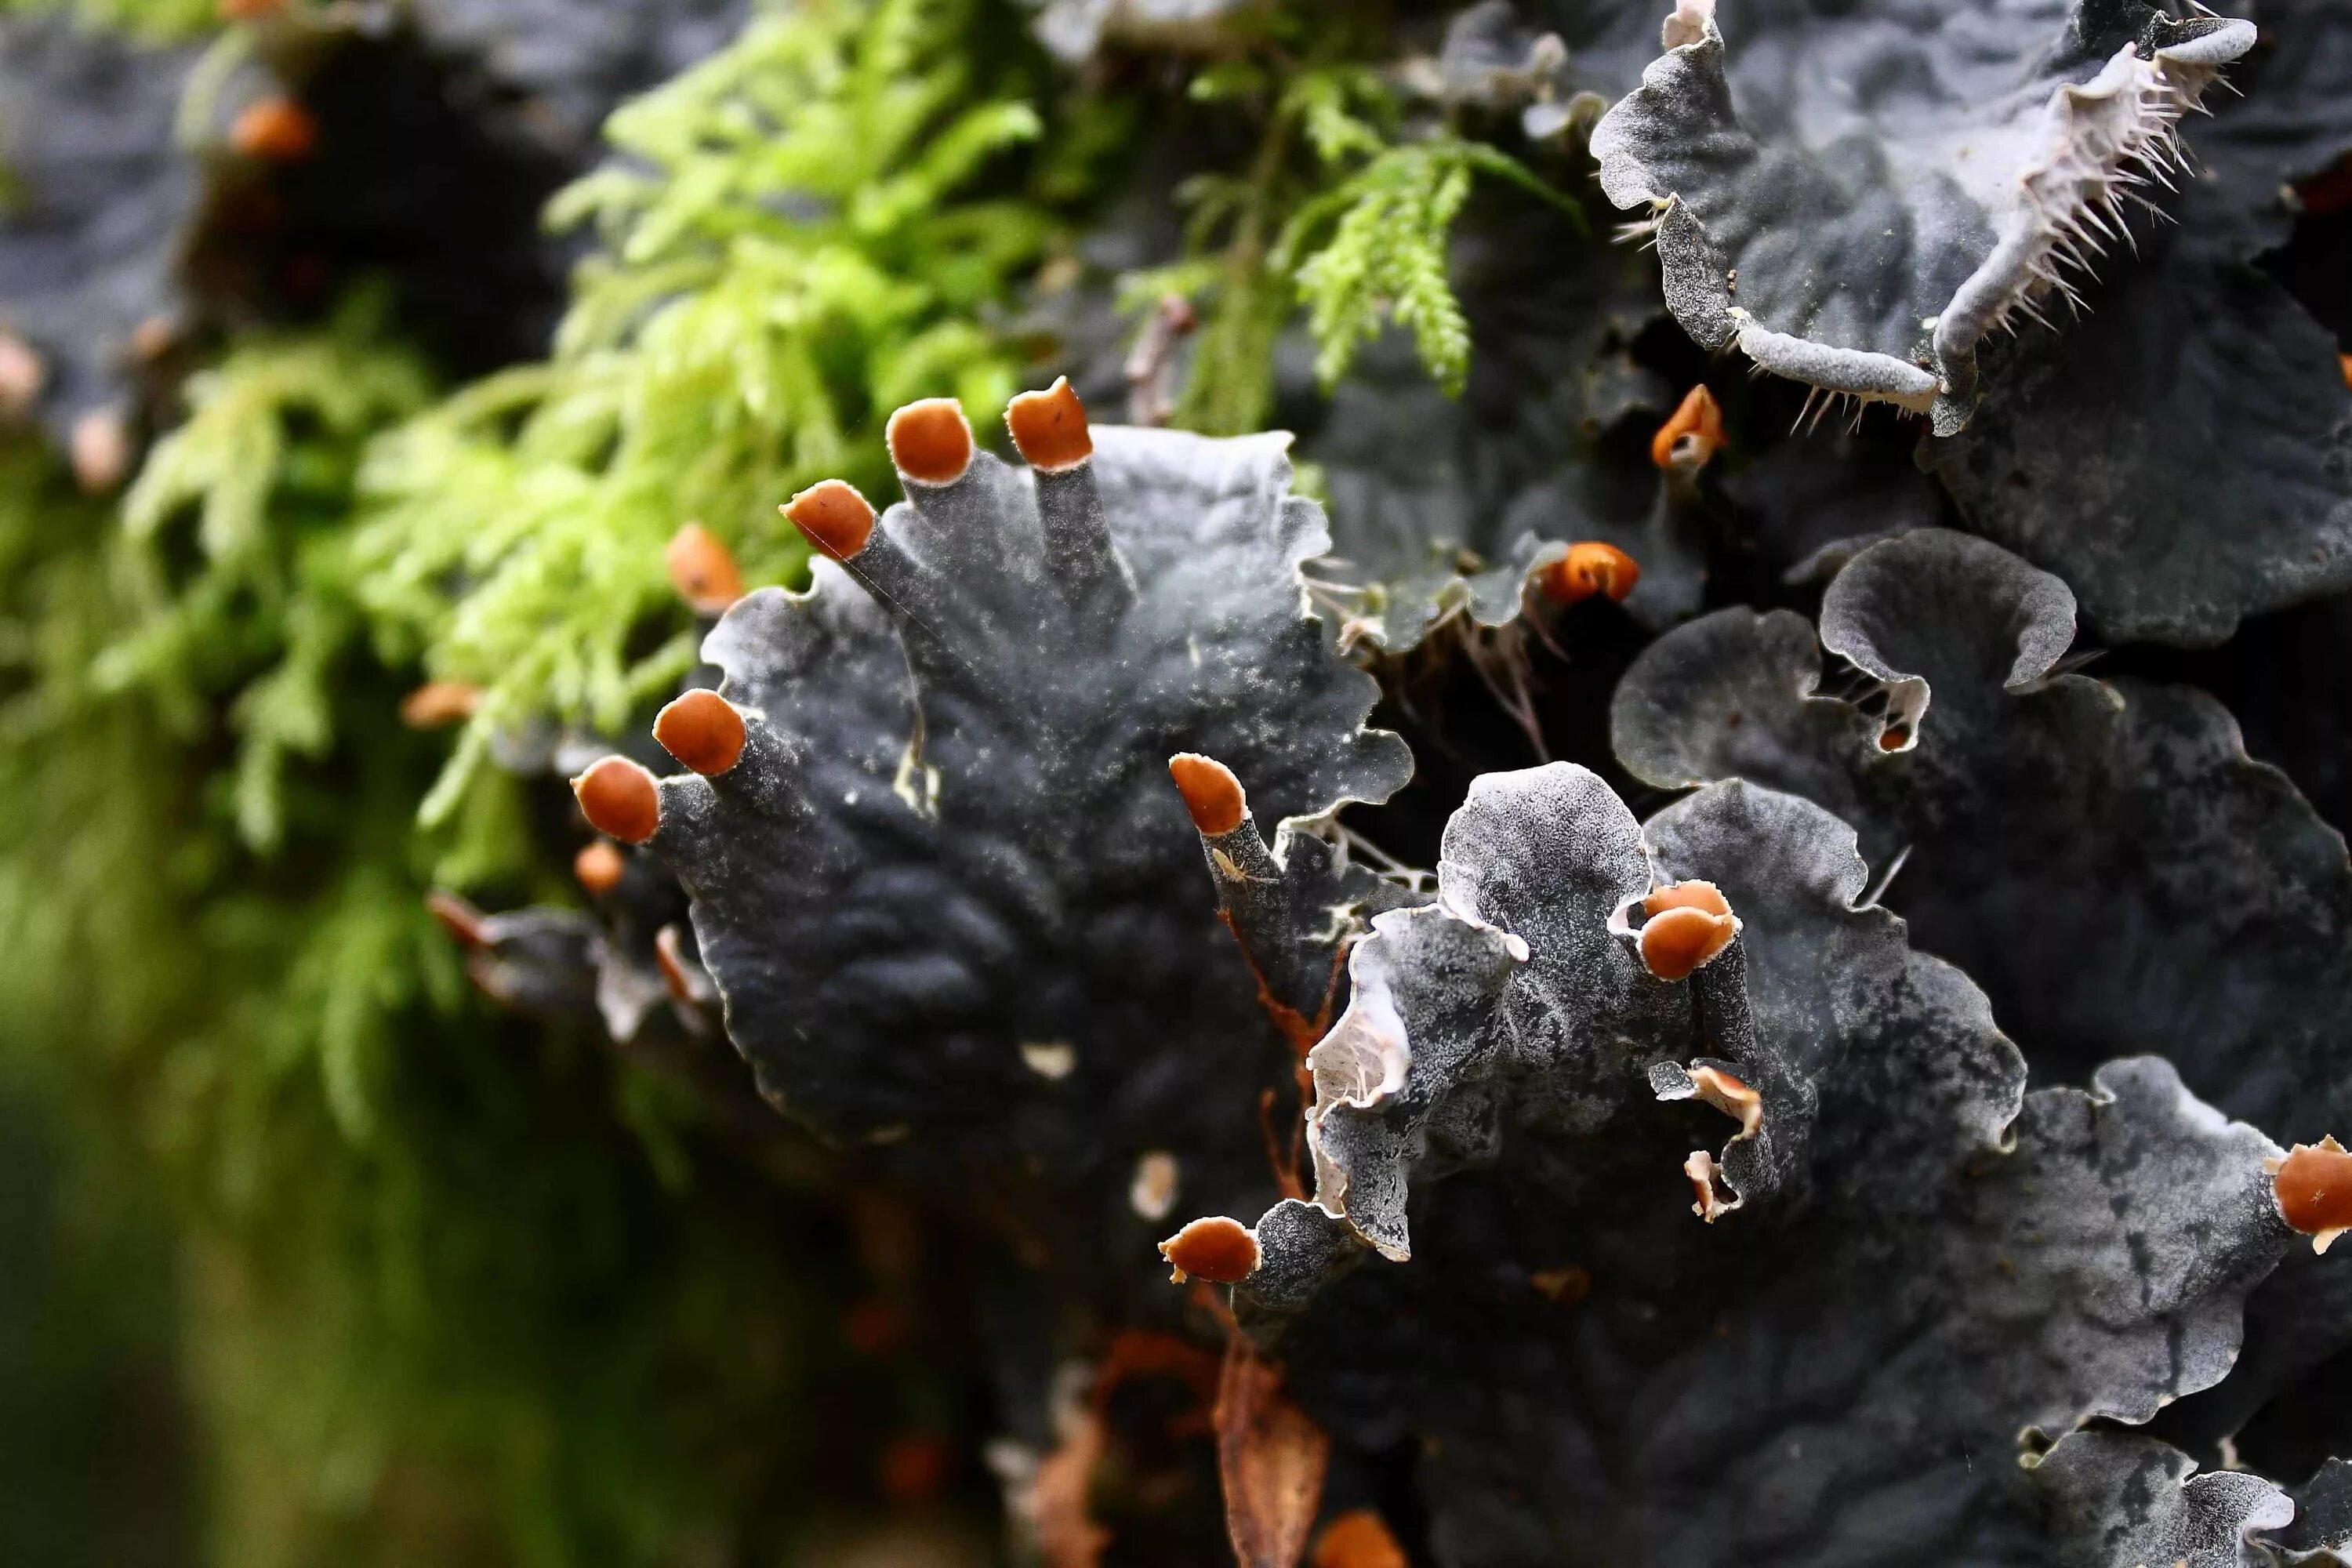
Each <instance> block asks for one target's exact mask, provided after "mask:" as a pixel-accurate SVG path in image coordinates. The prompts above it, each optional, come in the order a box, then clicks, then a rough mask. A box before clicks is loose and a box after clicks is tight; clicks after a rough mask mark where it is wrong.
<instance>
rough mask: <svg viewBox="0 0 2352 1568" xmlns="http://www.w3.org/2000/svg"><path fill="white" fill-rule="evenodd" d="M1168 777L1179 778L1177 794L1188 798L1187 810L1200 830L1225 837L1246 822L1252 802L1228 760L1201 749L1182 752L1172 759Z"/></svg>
mask: <svg viewBox="0 0 2352 1568" xmlns="http://www.w3.org/2000/svg"><path fill="white" fill-rule="evenodd" d="M1168 776H1169V777H1170V778H1171V779H1174V780H1175V781H1176V793H1177V794H1178V795H1182V796H1183V797H1184V809H1185V810H1186V811H1188V812H1190V813H1191V814H1192V826H1193V827H1195V828H1196V829H1198V830H1199V831H1200V832H1202V833H1204V834H1206V835H1208V836H1209V837H1212V838H1221V837H1224V835H1226V834H1228V833H1231V832H1232V831H1233V830H1234V828H1236V827H1239V826H1241V825H1242V817H1243V816H1244V815H1245V814H1246V813H1247V811H1248V809H1249V806H1248V803H1247V802H1246V801H1244V799H1243V798H1242V786H1241V781H1240V780H1239V779H1236V778H1235V777H1234V771H1233V770H1232V769H1231V768H1229V767H1227V766H1225V764H1224V763H1221V762H1219V761H1217V760H1216V759H1215V758H1214V757H1204V756H1202V755H1201V753H1200V752H1177V753H1176V754H1175V755H1174V756H1172V757H1171V758H1169V759H1168Z"/></svg>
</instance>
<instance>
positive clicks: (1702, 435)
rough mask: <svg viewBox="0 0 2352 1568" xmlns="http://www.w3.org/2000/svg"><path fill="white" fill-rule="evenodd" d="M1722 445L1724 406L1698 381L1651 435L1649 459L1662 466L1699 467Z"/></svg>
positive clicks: (1704, 465)
mask: <svg viewBox="0 0 2352 1568" xmlns="http://www.w3.org/2000/svg"><path fill="white" fill-rule="evenodd" d="M1722 445H1723V406H1722V405H1720V404H1718V403H1717V402H1716V400H1715V394H1714V393H1712V392H1709V391H1708V390H1707V389H1706V383H1705V382H1703V381H1702V382H1700V383H1699V384H1697V385H1696V386H1694V387H1692V388H1691V389H1690V390H1689V391H1688V392H1686V393H1685V394H1684V395H1683V401H1682V405H1681V406H1680V407H1678V408H1676V409H1675V412H1674V416H1673V417H1672V418H1670V419H1668V420H1667V421H1666V422H1665V423H1664V425H1661V426H1658V433H1657V434H1656V435H1654V436H1653V437H1650V461H1651V462H1653V463H1654V464H1656V465H1657V466H1658V467H1659V468H1684V469H1691V468H1705V467H1706V460H1707V459H1708V458H1712V457H1714V456H1715V454H1716V451H1717V448H1719V447H1721V446H1722Z"/></svg>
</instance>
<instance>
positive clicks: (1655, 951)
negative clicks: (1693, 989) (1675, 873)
mask: <svg viewBox="0 0 2352 1568" xmlns="http://www.w3.org/2000/svg"><path fill="white" fill-rule="evenodd" d="M1642 912H1643V914H1644V915H1646V916H1647V917H1648V918H1647V919H1646V920H1644V921H1643V922H1642V927H1641V932H1640V936H1639V939H1638V945H1639V947H1640V949H1641V953H1642V967H1643V968H1644V969H1646V970H1648V971H1649V972H1650V974H1651V976H1652V977H1653V978H1654V979H1658V980H1665V981H1675V980H1686V979H1688V978H1689V977H1690V976H1691V974H1692V973H1694V972H1695V971H1696V970H1697V969H1699V968H1700V967H1701V966H1702V965H1704V964H1706V963H1708V962H1709V961H1710V960H1712V959H1713V958H1714V957H1715V956H1716V955H1717V953H1720V952H1722V951H1723V950H1724V949H1725V948H1727V947H1729V946H1730V945H1731V942H1732V939H1733V938H1734V937H1736V936H1738V934H1739V921H1738V920H1737V919H1735V918H1734V917H1733V915H1732V913H1731V905H1730V904H1729V903H1728V902H1727V900H1725V899H1724V896H1723V893H1722V890H1721V889H1718V888H1717V887H1716V885H1715V884H1714V883H1712V882H1702V881H1689V882H1676V883H1675V884H1673V885H1672V886H1671V887H1664V888H1659V889H1655V890H1654V891H1653V892H1652V893H1651V894H1650V895H1649V896H1648V897H1647V898H1645V899H1643V900H1642Z"/></svg>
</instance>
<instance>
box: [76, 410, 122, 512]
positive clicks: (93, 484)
mask: <svg viewBox="0 0 2352 1568" xmlns="http://www.w3.org/2000/svg"><path fill="white" fill-rule="evenodd" d="M66 451H67V455H68V458H70V459H71V460H72V464H73V475H74V482H75V483H76V484H79V486H81V488H82V493H83V494H85V495H103V494H105V493H106V492H107V491H109V490H110V489H114V488H115V486H117V485H119V484H121V482H122V481H123V480H124V479H126V478H128V477H129V476H130V473H131V427H130V426H128V425H126V424H124V423H123V419H122V416H121V415H120V414H117V413H115V412H114V411H113V410H112V409H109V408H93V409H91V410H90V411H89V413H87V414H85V415H83V416H81V417H80V418H79V419H77V420H75V421H74V425H73V429H72V431H71V432H70V433H69V434H68V437H67V438H66Z"/></svg>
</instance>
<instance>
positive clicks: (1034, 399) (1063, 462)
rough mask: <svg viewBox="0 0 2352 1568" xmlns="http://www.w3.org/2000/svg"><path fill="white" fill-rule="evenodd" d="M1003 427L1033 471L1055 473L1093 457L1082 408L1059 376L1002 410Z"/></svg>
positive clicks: (1093, 451) (1092, 443) (1093, 444)
mask: <svg viewBox="0 0 2352 1568" xmlns="http://www.w3.org/2000/svg"><path fill="white" fill-rule="evenodd" d="M1004 425H1005V428H1007V429H1009V430H1011V431H1012V432H1013V447H1015V448H1016V449H1018V450H1019V452H1020V453H1021V457H1022V459H1023V460H1024V462H1026V463H1027V464H1028V465H1029V466H1030V467H1031V468H1041V469H1043V470H1045V472H1046V473H1049V474H1054V473H1059V472H1061V471H1062V470H1063V469H1065V468H1076V467H1077V466H1078V465H1079V464H1080V463H1083V462H1085V461H1086V460H1087V458H1091V457H1093V456H1094V454H1095V438H1094V437H1093V436H1092V435H1091V434H1089V433H1088V431H1087V410H1086V405H1084V404H1082V403H1080V402H1079V401H1078V395H1077V394H1076V392H1074V391H1072V390H1071V388H1070V378H1069V377H1068V376H1062V377H1059V378H1058V379H1056V380H1055V383H1054V384H1053V385H1051V386H1049V387H1047V388H1046V389H1045V391H1043V392H1024V393H1023V394H1022V395H1020V396H1018V397H1016V398H1014V399H1013V402H1012V403H1011V404H1010V405H1008V406H1007V407H1006V408H1005V410H1004Z"/></svg>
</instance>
